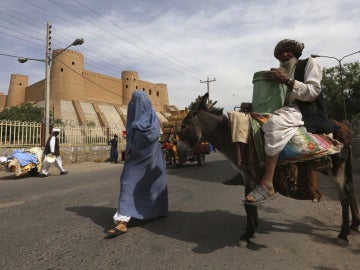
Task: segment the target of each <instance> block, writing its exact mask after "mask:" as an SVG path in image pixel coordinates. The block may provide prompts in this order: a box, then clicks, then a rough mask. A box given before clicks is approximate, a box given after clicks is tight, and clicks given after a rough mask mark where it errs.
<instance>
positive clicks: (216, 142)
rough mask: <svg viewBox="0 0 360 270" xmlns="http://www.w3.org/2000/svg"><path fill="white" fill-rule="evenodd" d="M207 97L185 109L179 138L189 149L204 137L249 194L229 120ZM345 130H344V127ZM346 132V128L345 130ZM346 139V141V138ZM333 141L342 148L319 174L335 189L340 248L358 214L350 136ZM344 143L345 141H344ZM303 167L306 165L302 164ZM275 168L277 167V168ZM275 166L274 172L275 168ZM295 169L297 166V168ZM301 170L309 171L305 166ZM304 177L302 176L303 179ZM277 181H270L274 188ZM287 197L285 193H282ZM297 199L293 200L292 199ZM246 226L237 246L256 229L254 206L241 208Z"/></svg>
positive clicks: (356, 226)
mask: <svg viewBox="0 0 360 270" xmlns="http://www.w3.org/2000/svg"><path fill="white" fill-rule="evenodd" d="M207 100H208V94H205V95H204V96H202V97H199V98H198V99H197V100H196V101H195V102H194V103H192V105H191V107H190V108H189V112H188V114H187V115H186V117H185V118H184V120H183V122H182V126H181V133H180V139H181V140H182V141H183V142H184V143H186V144H187V145H188V146H189V147H190V148H191V147H193V146H194V145H196V144H197V143H199V141H200V140H201V139H202V138H205V139H206V140H207V141H209V142H210V143H211V144H213V146H214V147H215V148H216V149H217V150H218V151H219V152H221V153H222V154H223V155H224V156H225V157H226V158H227V159H228V160H229V161H230V162H231V163H233V164H234V165H235V166H236V167H237V168H238V169H239V170H240V171H241V173H242V175H243V177H244V183H245V193H246V194H247V193H249V192H251V191H252V190H253V189H254V188H255V185H256V180H255V179H254V177H253V176H252V174H251V173H250V170H249V169H246V168H245V169H244V168H243V167H240V166H239V164H238V162H237V152H236V147H235V143H233V142H232V137H231V127H230V122H229V119H228V118H227V117H226V116H225V115H224V114H223V108H216V107H214V106H209V104H207ZM334 123H336V125H337V127H338V128H339V127H340V128H342V127H343V125H344V124H342V123H339V122H334ZM347 129H348V128H347ZM348 130H349V129H348ZM349 137H350V139H349ZM334 138H335V139H337V140H338V141H340V142H342V143H344V148H343V149H342V151H341V153H339V154H334V155H331V156H330V158H331V162H332V166H331V167H328V168H326V170H325V171H324V172H323V173H325V174H326V175H328V176H329V177H330V179H331V180H332V181H333V182H335V183H336V186H337V190H338V197H339V200H340V203H341V207H342V226H341V230H340V233H339V235H338V238H337V239H338V243H339V244H340V245H343V246H345V245H348V243H349V241H348V238H347V237H348V235H349V234H350V232H351V231H354V232H359V231H358V229H359V225H360V215H359V210H358V207H357V203H356V199H355V195H354V188H353V180H352V155H351V145H350V142H351V134H350V136H349V135H348V137H347V138H346V137H345V136H341V134H340V133H335V132H334ZM345 141H346V142H345ZM305 164H306V162H305ZM278 167H279V166H278ZM278 167H277V169H278ZM298 167H299V168H300V167H301V166H298ZM305 170H307V171H309V170H308V168H307V167H306V166H305ZM304 175H305V177H313V178H316V179H310V180H315V181H317V173H316V172H315V173H310V174H309V173H305V174H304ZM304 175H303V176H302V177H304ZM276 181H277V178H274V186H275V189H277V186H279V185H276ZM277 191H279V192H280V193H281V194H283V195H285V196H289V194H284V193H283V192H281V191H280V190H277ZM293 198H295V199H298V198H296V197H293ZM244 207H245V211H246V216H247V225H246V229H245V233H244V234H243V235H242V236H241V238H240V242H239V244H240V245H243V244H245V245H246V244H247V243H250V238H252V237H254V234H255V229H256V227H257V226H258V223H259V218H258V212H257V207H256V206H255V205H246V204H245V205H244ZM349 209H350V210H351V216H352V223H351V225H350V215H349Z"/></svg>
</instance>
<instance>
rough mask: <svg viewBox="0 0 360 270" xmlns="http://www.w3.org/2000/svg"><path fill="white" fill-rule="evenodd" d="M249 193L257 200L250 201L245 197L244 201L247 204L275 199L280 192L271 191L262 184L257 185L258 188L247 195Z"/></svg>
mask: <svg viewBox="0 0 360 270" xmlns="http://www.w3.org/2000/svg"><path fill="white" fill-rule="evenodd" d="M248 195H251V196H252V197H253V198H254V199H255V201H249V200H247V199H246V198H245V199H244V200H243V203H244V204H247V205H257V204H260V203H263V202H265V201H267V200H269V199H273V198H274V197H276V195H278V193H277V192H274V193H271V192H269V191H267V190H266V189H265V188H264V187H262V186H256V188H255V189H254V190H253V191H251V192H250V193H249V194H247V195H246V196H248Z"/></svg>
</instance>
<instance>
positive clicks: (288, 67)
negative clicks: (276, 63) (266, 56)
mask: <svg viewBox="0 0 360 270" xmlns="http://www.w3.org/2000/svg"><path fill="white" fill-rule="evenodd" d="M297 62H298V59H297V58H296V57H292V58H290V59H289V60H288V61H286V62H280V67H281V68H283V69H284V70H285V72H286V73H287V74H288V75H291V74H292V72H293V71H294V69H295V66H296V64H297Z"/></svg>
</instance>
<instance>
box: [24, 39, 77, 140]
mask: <svg viewBox="0 0 360 270" xmlns="http://www.w3.org/2000/svg"><path fill="white" fill-rule="evenodd" d="M47 40H49V37H47ZM83 43H84V39H82V38H77V39H75V40H74V41H73V42H72V43H71V44H70V45H69V46H67V47H66V48H64V49H62V50H61V51H60V52H59V53H58V54H56V55H55V56H54V57H53V58H50V50H49V42H47V47H46V55H45V56H46V57H45V59H36V58H25V57H21V58H18V61H19V62H20V63H25V62H27V61H28V60H32V61H40V62H44V63H45V142H46V140H47V138H48V136H49V133H50V64H51V62H53V61H54V59H55V58H56V57H58V56H59V55H60V54H61V53H63V52H64V51H66V50H67V49H68V48H70V47H71V46H77V45H82V44H83Z"/></svg>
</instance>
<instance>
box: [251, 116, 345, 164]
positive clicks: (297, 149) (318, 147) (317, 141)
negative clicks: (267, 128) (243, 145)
mask: <svg viewBox="0 0 360 270" xmlns="http://www.w3.org/2000/svg"><path fill="white" fill-rule="evenodd" d="M250 115H251V120H250V123H251V128H252V135H253V140H254V144H255V149H256V153H257V156H258V159H259V161H260V165H261V166H262V165H263V164H264V139H263V134H262V130H261V126H262V125H263V124H264V123H266V122H267V119H268V118H269V116H270V114H260V113H250ZM342 148H343V144H342V143H341V142H339V141H337V140H335V139H333V138H331V137H330V136H328V135H326V134H312V133H309V132H307V131H306V128H305V127H298V128H297V130H296V132H295V135H294V136H293V137H292V138H291V139H290V141H289V142H288V143H287V145H286V146H285V148H284V149H283V151H282V152H281V153H280V155H279V161H278V165H283V164H287V163H293V162H302V161H306V160H312V159H317V158H319V157H322V156H327V155H332V154H336V153H339V152H340V151H341V149H342Z"/></svg>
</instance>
